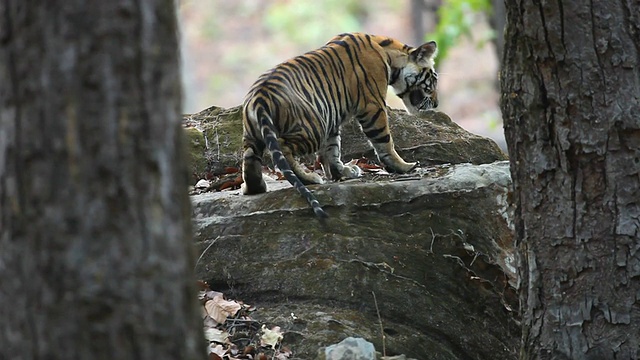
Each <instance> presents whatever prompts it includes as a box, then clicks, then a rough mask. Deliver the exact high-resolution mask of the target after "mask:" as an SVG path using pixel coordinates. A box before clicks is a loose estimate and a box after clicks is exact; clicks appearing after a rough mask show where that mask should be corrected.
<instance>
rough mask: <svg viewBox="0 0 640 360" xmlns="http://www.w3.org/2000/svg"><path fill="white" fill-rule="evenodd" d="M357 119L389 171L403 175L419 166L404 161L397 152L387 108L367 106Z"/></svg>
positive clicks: (415, 163)
mask: <svg viewBox="0 0 640 360" xmlns="http://www.w3.org/2000/svg"><path fill="white" fill-rule="evenodd" d="M356 118H357V119H358V122H359V123H360V126H362V131H363V132H364V134H365V135H366V136H367V138H368V139H369V141H370V142H371V145H373V148H374V149H375V151H376V154H377V155H378V159H380V162H382V163H383V164H384V166H385V168H386V169H387V170H388V171H392V172H396V173H400V174H403V173H407V172H409V171H411V170H413V169H415V168H416V166H418V163H417V162H410V163H408V162H406V161H404V160H403V159H402V158H401V157H400V155H398V153H397V152H396V149H395V147H394V145H393V138H392V137H391V132H390V131H389V121H388V119H387V111H386V110H385V108H383V107H380V106H378V105H370V106H367V108H366V110H365V111H364V112H363V113H362V114H360V115H358V116H357V117H356Z"/></svg>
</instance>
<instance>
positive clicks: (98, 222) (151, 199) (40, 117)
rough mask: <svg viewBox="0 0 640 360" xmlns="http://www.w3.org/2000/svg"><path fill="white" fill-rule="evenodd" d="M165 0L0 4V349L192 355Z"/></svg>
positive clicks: (63, 354) (183, 179) (174, 78)
mask: <svg viewBox="0 0 640 360" xmlns="http://www.w3.org/2000/svg"><path fill="white" fill-rule="evenodd" d="M179 113H180V87H179V75H178V47H177V37H176V18H175V9H174V4H173V1H172V0H145V1H142V0H128V1H127V0H109V1H89V2H85V1H80V0H68V1H51V0H49V1H40V2H31V1H25V0H8V1H2V2H0V201H1V205H0V274H2V281H0V304H2V306H0V319H1V320H0V344H1V345H0V358H1V359H36V358H46V359H195V358H203V357H204V349H205V348H204V342H203V340H202V335H201V334H202V328H201V326H199V325H198V313H197V310H196V309H197V307H196V299H195V291H194V287H193V285H194V280H193V276H192V272H193V269H192V266H193V256H192V254H191V228H190V207H189V200H188V196H187V192H186V191H187V190H186V189H187V174H186V169H185V164H184V162H183V161H182V156H183V148H182V146H183V144H182V140H181V136H182V134H181V129H180V124H179V122H178V119H179Z"/></svg>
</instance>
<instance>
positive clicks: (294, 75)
mask: <svg viewBox="0 0 640 360" xmlns="http://www.w3.org/2000/svg"><path fill="white" fill-rule="evenodd" d="M435 51H436V45H435V43H434V42H430V43H427V44H424V45H422V46H421V47H419V48H412V47H409V46H407V45H405V44H402V43H400V42H398V41H396V40H393V39H390V38H385V37H380V36H373V35H367V34H360V33H354V34H342V35H338V36H336V37H335V38H333V39H332V40H331V41H329V42H328V43H327V44H326V45H325V46H323V47H321V48H319V49H317V50H313V51H310V52H307V53H305V54H303V55H300V56H297V57H295V58H293V59H290V60H288V61H286V62H284V63H281V64H280V65H278V66H276V67H275V68H273V69H271V70H269V71H268V72H266V73H264V74H263V75H262V76H260V78H258V80H257V81H256V83H255V84H254V85H253V86H252V87H251V89H250V90H249V93H248V94H247V96H246V98H245V102H244V106H243V126H244V133H243V147H244V158H243V178H244V182H245V185H244V193H245V194H255V193H261V192H264V191H266V185H265V184H264V181H263V179H262V172H261V167H262V153H263V151H264V149H265V147H267V148H268V149H269V151H270V152H271V154H272V157H273V160H274V163H275V164H276V165H277V166H278V167H279V168H280V170H281V171H282V172H283V174H284V176H285V177H286V178H287V180H289V182H291V183H292V184H293V185H294V186H295V187H296V188H297V189H298V191H300V192H301V193H302V195H303V196H304V197H305V198H306V199H307V201H308V202H309V203H310V204H311V205H312V207H313V208H314V211H315V212H316V214H317V215H319V216H323V215H326V214H325V213H324V211H323V210H322V209H321V207H320V205H319V204H318V203H317V201H316V200H315V198H314V197H313V195H312V194H311V192H310V191H309V190H308V189H307V188H306V186H304V184H317V183H322V182H323V180H322V178H321V177H320V176H319V175H318V174H316V173H313V172H310V171H308V170H307V169H306V168H305V167H304V166H303V165H301V164H300V163H298V161H297V160H296V159H295V156H296V155H305V154H313V153H316V154H318V156H319V158H320V159H321V160H322V161H321V163H322V167H323V170H324V172H325V176H326V177H327V178H329V179H340V178H343V177H346V178H353V177H358V176H360V171H359V169H358V168H357V167H356V166H348V165H344V164H343V163H342V161H341V160H340V125H341V124H342V123H343V122H345V121H347V120H349V119H351V118H352V117H355V118H356V119H357V120H358V122H359V123H360V125H361V126H362V129H363V131H364V133H365V135H366V136H367V137H368V139H369V140H370V141H371V144H372V145H373V147H374V149H375V150H376V153H377V154H378V157H379V159H380V161H381V162H382V163H384V164H385V166H386V167H387V168H388V169H389V170H391V171H395V172H400V173H404V172H408V171H410V170H412V169H413V168H414V167H415V166H416V163H407V162H405V161H404V160H403V159H402V158H400V156H399V155H398V154H397V153H396V151H395V148H394V147H393V140H392V137H391V134H390V132H389V127H388V122H387V114H386V103H385V98H386V92H387V87H388V85H392V86H393V87H394V90H395V91H396V93H397V94H398V95H399V96H401V98H402V99H403V101H404V102H405V104H406V105H407V108H408V109H412V110H416V109H417V110H418V111H420V110H426V109H429V108H432V107H435V106H437V94H436V91H435V85H436V80H437V75H436V74H435V71H434V70H433V56H434V55H435Z"/></svg>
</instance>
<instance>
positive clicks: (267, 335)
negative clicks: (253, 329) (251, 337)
mask: <svg viewBox="0 0 640 360" xmlns="http://www.w3.org/2000/svg"><path fill="white" fill-rule="evenodd" d="M280 340H282V332H280V327H279V326H274V327H273V328H271V329H267V327H266V326H264V325H262V336H260V345H262V346H271V347H273V348H275V347H276V345H277V344H278V342H279V341H280Z"/></svg>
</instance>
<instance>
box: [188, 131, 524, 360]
mask: <svg viewBox="0 0 640 360" xmlns="http://www.w3.org/2000/svg"><path fill="white" fill-rule="evenodd" d="M432 141H436V140H432ZM478 143H479V142H478ZM476 144H477V143H476ZM474 146H475V145H474ZM478 146H485V145H478ZM458 153H466V154H473V153H481V150H475V149H474V148H473V147H471V148H470V149H467V150H464V152H463V151H462V150H460V152H458ZM465 156H466V155H465ZM434 158H435V156H434ZM442 158H444V156H443V157H442ZM276 183H280V184H283V185H282V186H280V189H276V188H277V187H276V186H274V185H273V184H269V185H268V186H269V191H268V192H267V193H265V194H261V195H255V196H244V195H240V192H239V191H223V192H217V193H205V194H200V195H196V196H193V197H192V200H193V201H192V202H193V218H194V225H195V230H196V232H195V239H196V244H197V249H198V255H199V256H200V259H199V261H198V264H197V266H196V273H197V276H198V278H200V279H203V280H207V281H208V282H209V284H210V285H211V287H212V288H213V289H214V290H218V291H224V292H225V295H227V296H229V297H231V298H234V299H241V300H243V301H245V302H247V303H251V304H253V305H255V306H256V307H257V308H258V310H257V311H256V312H255V313H253V314H252V316H253V317H254V318H256V319H258V320H260V321H263V322H266V323H268V324H273V325H278V326H280V327H281V328H282V329H283V330H284V339H283V345H285V346H288V347H289V348H291V349H292V350H293V352H294V357H293V359H306V360H308V359H314V358H316V357H317V355H318V348H320V347H324V346H328V345H330V344H335V343H337V342H339V341H341V340H343V339H345V338H346V337H360V338H363V339H366V340H367V341H369V342H371V343H373V344H374V345H375V347H376V349H378V351H380V349H382V348H383V347H382V340H381V339H382V334H381V333H380V331H381V330H380V322H382V326H383V329H384V330H383V331H384V337H385V347H386V354H387V355H388V356H390V357H391V356H396V355H399V354H406V356H407V357H410V358H416V359H462V358H472V359H492V360H500V359H513V358H516V356H517V349H518V345H519V339H520V331H519V326H518V316H517V314H515V312H514V310H515V309H517V298H516V295H515V291H514V288H513V286H514V284H516V283H517V279H516V275H515V268H514V254H513V249H512V237H513V234H512V229H510V226H511V209H510V208H509V206H508V202H507V198H508V197H509V189H510V186H511V181H510V176H509V164H508V162H506V161H499V162H494V163H491V164H481V165H474V164H458V165H453V166H451V165H437V166H434V167H423V168H420V169H419V170H418V171H416V172H415V173H412V174H408V175H404V176H395V177H382V176H380V177H376V176H373V177H370V178H368V179H366V180H362V179H358V180H352V181H346V182H338V183H336V182H332V183H328V184H324V185H316V186H311V187H310V189H312V191H314V193H315V195H316V196H317V197H318V200H319V201H320V203H321V204H323V205H324V207H325V210H326V211H327V212H328V213H329V216H330V218H329V219H327V221H326V222H320V221H319V220H318V219H317V218H315V217H314V215H313V212H312V210H311V209H310V208H309V206H308V204H307V203H306V202H305V201H304V200H303V199H302V197H301V196H300V195H299V194H298V193H297V192H296V191H295V190H294V189H292V188H290V187H287V186H288V184H287V183H286V182H282V181H278V182H276ZM210 245H212V246H210ZM205 250H206V251H205ZM376 305H377V306H376ZM378 310H379V313H380V317H378ZM293 314H295V316H293Z"/></svg>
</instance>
